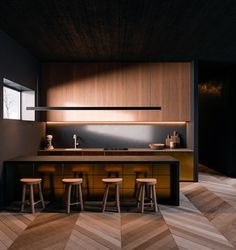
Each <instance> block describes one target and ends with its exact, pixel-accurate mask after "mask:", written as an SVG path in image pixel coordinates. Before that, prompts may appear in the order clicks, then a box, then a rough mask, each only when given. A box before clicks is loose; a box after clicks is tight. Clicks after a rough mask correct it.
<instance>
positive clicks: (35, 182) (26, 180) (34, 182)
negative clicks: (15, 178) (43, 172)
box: [20, 178, 45, 213]
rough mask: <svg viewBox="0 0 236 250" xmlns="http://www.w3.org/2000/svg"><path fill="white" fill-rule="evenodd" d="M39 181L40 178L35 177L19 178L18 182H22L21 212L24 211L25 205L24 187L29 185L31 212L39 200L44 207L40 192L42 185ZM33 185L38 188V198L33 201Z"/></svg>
mask: <svg viewBox="0 0 236 250" xmlns="http://www.w3.org/2000/svg"><path fill="white" fill-rule="evenodd" d="M41 181H42V179H36V178H22V179H20V182H22V183H23V190H22V202H21V212H23V211H24V207H25V203H26V201H25V195H26V188H27V187H29V190H30V206H31V211H32V213H35V208H34V206H35V205H36V204H38V203H39V202H41V203H42V207H43V208H45V204H44V200H43V194H42V187H41ZM33 185H38V189H39V197H40V200H38V201H36V202H34V188H33Z"/></svg>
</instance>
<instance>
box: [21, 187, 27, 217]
mask: <svg viewBox="0 0 236 250" xmlns="http://www.w3.org/2000/svg"><path fill="white" fill-rule="evenodd" d="M25 192H26V185H25V184H23V189H22V200H21V209H20V211H21V212H23V211H24V207H25Z"/></svg>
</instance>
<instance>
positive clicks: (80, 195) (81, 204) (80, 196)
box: [79, 184, 84, 211]
mask: <svg viewBox="0 0 236 250" xmlns="http://www.w3.org/2000/svg"><path fill="white" fill-rule="evenodd" d="M79 199H80V209H81V211H83V210H84V204H83V193H82V184H79Z"/></svg>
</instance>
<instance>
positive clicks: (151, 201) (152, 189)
mask: <svg viewBox="0 0 236 250" xmlns="http://www.w3.org/2000/svg"><path fill="white" fill-rule="evenodd" d="M102 181H103V182H104V183H105V184H106V187H105V193H104V197H103V206H102V211H103V212H105V209H106V204H107V197H108V193H109V188H110V186H111V185H115V203H116V207H117V211H118V213H120V184H121V183H122V181H123V179H122V178H105V179H102ZM136 183H137V184H138V185H139V186H140V189H139V194H138V207H139V208H140V212H141V213H143V212H144V207H145V206H147V205H150V206H151V207H154V211H155V212H157V211H158V210H159V208H158V206H157V198H156V184H157V180H156V179H154V178H142V179H141V178H138V179H136ZM146 189H148V190H149V193H150V196H145V190H146ZM145 197H146V198H147V199H148V202H145Z"/></svg>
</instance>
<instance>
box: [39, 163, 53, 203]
mask: <svg viewBox="0 0 236 250" xmlns="http://www.w3.org/2000/svg"><path fill="white" fill-rule="evenodd" d="M38 172H39V173H40V174H41V178H42V189H43V190H44V182H45V177H46V176H48V177H49V190H50V192H51V199H54V198H55V188H54V173H55V172H56V167H55V166H53V165H41V166H39V167H38Z"/></svg>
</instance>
